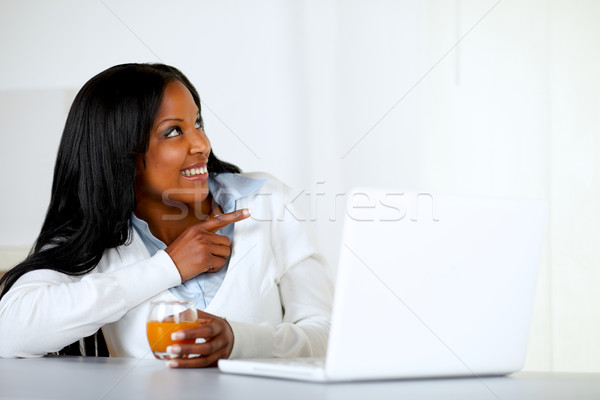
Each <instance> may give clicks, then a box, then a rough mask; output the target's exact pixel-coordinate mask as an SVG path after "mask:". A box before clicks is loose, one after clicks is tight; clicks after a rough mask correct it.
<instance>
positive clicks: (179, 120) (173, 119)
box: [156, 118, 183, 128]
mask: <svg viewBox="0 0 600 400" xmlns="http://www.w3.org/2000/svg"><path fill="white" fill-rule="evenodd" d="M168 121H177V122H183V119H181V118H165V119H163V120H162V121H160V122H159V123H158V124H156V127H157V128H158V127H159V126H160V125H161V124H163V123H165V122H168Z"/></svg>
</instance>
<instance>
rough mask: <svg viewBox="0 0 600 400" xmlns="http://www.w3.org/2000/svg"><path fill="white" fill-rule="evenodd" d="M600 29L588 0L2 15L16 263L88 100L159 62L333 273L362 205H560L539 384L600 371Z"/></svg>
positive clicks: (90, 1) (1, 110)
mask: <svg viewBox="0 0 600 400" xmlns="http://www.w3.org/2000/svg"><path fill="white" fill-rule="evenodd" d="M599 17H600V3H598V2H595V1H593V0H590V1H584V0H576V1H567V0H561V1H558V0H529V1H526V2H522V1H517V0H503V1H500V2H497V1H496V0H454V1H451V0H406V1H392V0H389V1H385V0H376V1H366V0H361V1H358V0H356V1H333V0H330V1H319V2H317V1H292V0H289V1H276V0H256V1H252V2H246V1H242V0H230V1H220V2H216V1H191V0H190V1H183V0H180V1H173V2H170V3H169V5H166V3H165V2H162V1H141V0H137V1H121V2H118V1H115V0H110V1H109V0H105V1H104V2H102V1H97V0H85V1H76V0H69V1H67V0H63V1H56V2H45V1H42V0H31V1H28V2H21V1H17V0H9V1H7V0H0V47H1V48H2V55H1V58H2V62H0V126H1V127H2V130H1V133H0V185H1V186H0V187H1V188H2V189H1V190H2V196H0V221H2V225H1V226H0V253H1V254H3V255H4V260H5V261H4V263H5V264H7V263H12V262H13V261H12V260H14V257H17V258H18V255H19V254H22V250H19V249H24V248H27V247H28V246H29V245H30V244H31V243H32V241H33V240H34V239H35V237H36V235H37V232H38V230H39V227H40V224H41V220H42V218H43V215H44V212H45V208H46V206H47V201H48V193H49V188H50V183H51V182H50V181H51V175H52V165H53V161H54V157H55V152H56V148H57V145H58V140H59V138H60V134H61V129H62V125H63V123H64V118H65V115H66V112H67V107H68V106H67V105H68V104H69V103H70V101H71V99H72V98H73V96H74V93H75V92H76V90H77V89H78V88H79V87H80V86H81V85H82V84H83V83H84V82H85V81H86V80H87V79H89V78H90V77H91V76H92V75H94V74H96V73H97V72H99V71H101V70H103V69H104V68H106V67H108V66H110V65H114V64H117V63H121V62H130V61H134V62H145V61H162V62H166V63H169V64H173V65H175V66H177V67H179V68H180V69H181V70H182V71H183V72H184V73H186V74H187V75H188V76H189V77H190V79H191V80H192V82H193V83H194V84H195V85H196V87H197V89H198V90H199V92H200V94H201V97H202V100H203V114H204V117H205V120H206V126H207V133H208V134H209V136H210V138H211V140H212V142H213V146H214V148H215V151H216V152H217V154H219V155H220V156H221V157H222V158H224V159H226V160H230V161H233V162H235V163H237V164H238V165H240V166H241V167H242V168H243V169H245V170H266V171H270V172H272V173H274V174H276V175H278V176H279V177H281V178H283V179H284V180H286V181H288V182H289V183H290V184H292V185H293V186H294V187H296V188H297V189H298V192H300V191H302V190H304V192H303V194H302V195H301V196H300V198H301V199H302V200H303V201H305V205H306V206H307V207H310V208H311V209H310V210H309V211H310V212H311V216H312V217H314V219H315V225H316V228H317V229H318V233H319V237H320V239H321V242H322V243H323V247H324V248H325V249H326V253H327V256H328V257H329V259H330V260H331V261H332V263H333V264H335V261H336V253H337V250H338V246H337V241H338V234H339V229H340V227H339V224H338V223H337V222H338V219H339V217H340V216H341V205H342V203H341V200H342V199H340V198H338V201H337V203H336V194H337V193H344V192H346V191H347V190H348V189H349V188H350V187H351V186H355V185H384V186H397V187H400V188H406V189H413V188H422V189H425V190H439V191H446V192H448V191H449V192H454V193H478V194H494V195H518V196H530V197H541V198H545V199H547V200H548V201H549V202H550V205H551V221H550V231H549V234H548V240H547V243H546V247H545V252H544V257H543V260H542V261H543V262H542V268H541V273H540V281H539V285H538V293H537V299H536V308H535V314H534V322H533V327H532V333H531V341H530V346H529V354H528V362H527V366H526V368H527V369H534V370H535V369H538V370H568V371H600V346H599V345H598V343H597V340H596V337H598V336H600V310H599V308H600V307H599V304H600V295H598V294H597V292H596V291H595V290H594V289H595V287H598V286H599V284H600V272H599V269H598V268H597V266H596V264H597V260H598V259H599V256H600V254H599V250H597V249H598V246H596V245H595V244H596V243H597V242H598V240H599V239H600V231H599V229H600V228H598V226H600V224H598V222H599V221H598V218H599V216H600V215H599V213H600V211H599V208H598V204H600V202H599V201H598V200H599V197H600V193H599V190H600V189H598V188H600V185H599V183H600V182H599V179H600V177H599V173H598V172H599V171H598V169H599V167H598V165H597V163H596V158H597V157H596V156H597V154H596V153H597V152H598V150H599V148H598V145H599V143H598V141H599V140H600V132H599V130H600V123H599V119H598V110H599V109H600V107H599V106H600V100H599V97H598V94H597V93H599V91H600V80H599V78H598V76H597V72H596V71H598V70H600V65H599V64H600V57H599V53H598V51H599V50H598V49H599V48H600V46H599V45H600V28H599V27H598V24H597V22H596V21H598V20H599V19H600V18H599ZM464 35H466V36H464ZM463 36H464V37H463ZM461 38H462V40H461ZM459 41H460V44H459V46H458V47H455V45H456V43H457V42H459ZM316 192H320V193H325V194H324V195H322V196H316V195H315V194H316ZM336 206H337V207H336ZM336 216H337V218H336ZM330 219H334V220H335V221H330ZM19 251H21V253H19ZM15 254H17V255H16V256H15ZM11 256H12V257H13V258H10V257H11ZM0 258H2V257H0ZM9 259H10V260H9ZM6 260H9V261H6ZM1 264H2V260H0V265H1Z"/></svg>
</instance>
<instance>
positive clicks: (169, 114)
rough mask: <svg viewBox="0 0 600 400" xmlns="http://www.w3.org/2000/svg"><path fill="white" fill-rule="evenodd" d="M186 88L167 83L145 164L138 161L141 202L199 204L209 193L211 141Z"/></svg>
mask: <svg viewBox="0 0 600 400" xmlns="http://www.w3.org/2000/svg"><path fill="white" fill-rule="evenodd" d="M201 125H202V119H201V117H200V113H199V110H198V107H197V106H196V103H194V99H193V97H192V94H191V93H190V92H189V90H188V89H187V88H186V87H185V86H184V85H183V84H182V83H181V82H179V81H173V82H170V83H168V84H167V86H166V87H165V91H164V94H163V100H162V103H161V105H160V109H159V110H158V115H157V117H156V121H155V122H154V126H153V127H152V131H151V132H150V142H149V146H148V151H147V152H146V154H145V157H144V158H145V165H144V162H143V161H142V159H141V157H140V159H138V163H137V177H136V191H137V197H138V205H139V203H140V202H147V201H150V202H154V203H155V205H159V204H162V205H172V203H173V202H176V203H185V204H192V203H200V202H202V201H203V200H205V199H206V197H207V196H208V170H207V166H206V164H207V161H208V155H209V154H210V141H209V140H208V137H206V134H205V133H204V130H203V129H202V127H201Z"/></svg>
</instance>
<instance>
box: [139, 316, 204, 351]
mask: <svg viewBox="0 0 600 400" xmlns="http://www.w3.org/2000/svg"><path fill="white" fill-rule="evenodd" d="M197 326H198V322H172V321H166V322H158V321H150V322H147V323H146V334H147V335H148V342H149V343H150V348H151V349H152V352H153V353H154V355H155V356H156V358H167V356H168V357H170V358H174V357H177V356H176V355H170V354H167V346H170V345H172V344H190V343H195V342H196V340H195V339H190V340H171V333H173V332H177V331H179V330H182V329H188V328H195V327H197Z"/></svg>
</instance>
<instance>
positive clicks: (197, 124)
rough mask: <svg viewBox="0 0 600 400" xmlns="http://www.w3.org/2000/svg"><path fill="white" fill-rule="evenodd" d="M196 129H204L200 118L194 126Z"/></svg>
mask: <svg viewBox="0 0 600 400" xmlns="http://www.w3.org/2000/svg"><path fill="white" fill-rule="evenodd" d="M194 126H195V127H196V129H200V128H203V127H204V124H203V123H202V118H198V119H197V120H196V124H195V125H194Z"/></svg>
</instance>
